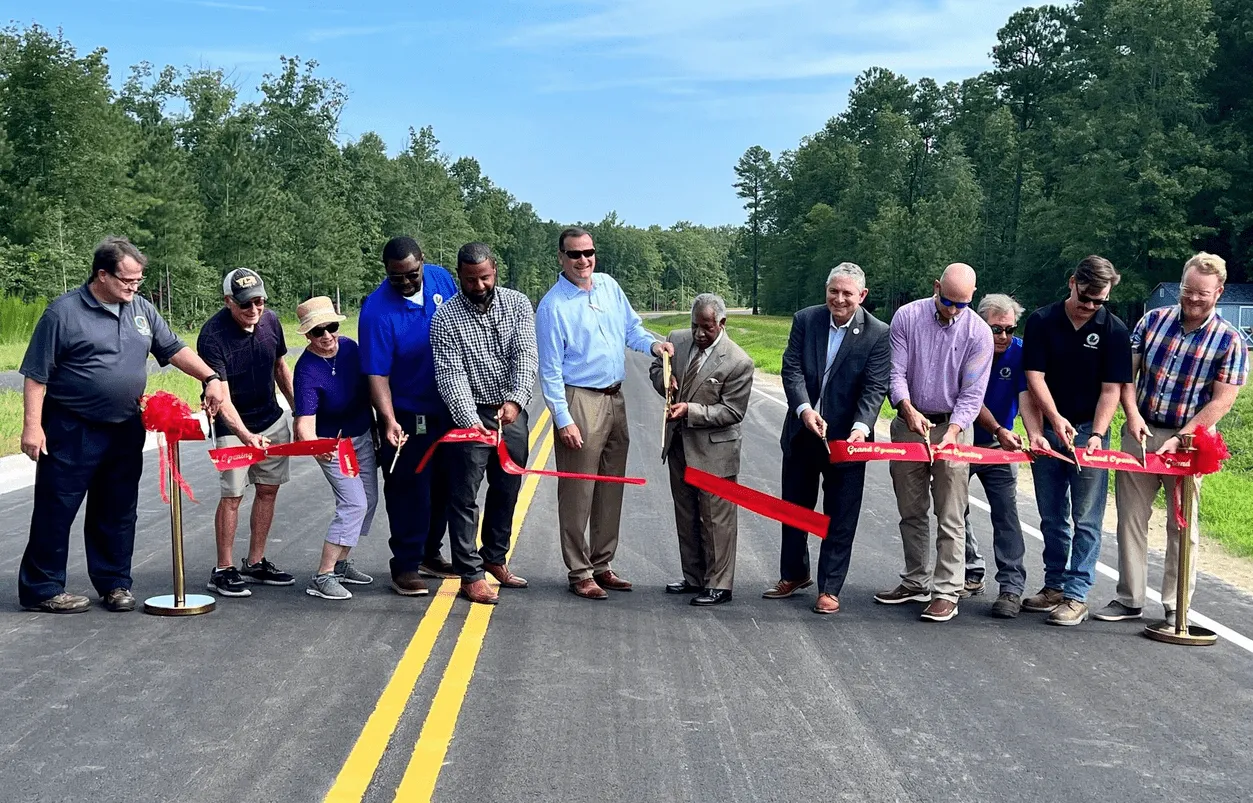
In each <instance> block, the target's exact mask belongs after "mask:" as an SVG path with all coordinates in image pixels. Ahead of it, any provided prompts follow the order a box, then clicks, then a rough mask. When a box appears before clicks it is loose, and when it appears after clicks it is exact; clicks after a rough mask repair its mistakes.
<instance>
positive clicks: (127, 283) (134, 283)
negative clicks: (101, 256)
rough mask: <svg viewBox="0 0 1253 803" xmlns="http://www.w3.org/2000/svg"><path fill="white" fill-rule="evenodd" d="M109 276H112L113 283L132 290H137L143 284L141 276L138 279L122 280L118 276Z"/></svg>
mask: <svg viewBox="0 0 1253 803" xmlns="http://www.w3.org/2000/svg"><path fill="white" fill-rule="evenodd" d="M110 275H111V276H113V279H114V281H116V282H117V283H118V284H120V285H122V286H123V287H129V288H130V289H132V290H138V289H139V286H140V285H141V284H143V283H144V277H143V276H140V277H139V278H138V279H123V278H122V277H121V276H118V275H117V274H110Z"/></svg>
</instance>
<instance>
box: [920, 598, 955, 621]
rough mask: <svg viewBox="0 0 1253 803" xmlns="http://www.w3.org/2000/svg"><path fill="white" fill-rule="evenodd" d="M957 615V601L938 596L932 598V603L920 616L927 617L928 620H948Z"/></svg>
mask: <svg viewBox="0 0 1253 803" xmlns="http://www.w3.org/2000/svg"><path fill="white" fill-rule="evenodd" d="M956 615H957V603H956V602H949V601H948V600H946V599H940V598H939V597H936V598H935V599H933V600H931V604H930V605H928V606H927V607H926V608H924V609H923V611H922V616H921V617H919V618H921V619H926V620H927V621H928V622H947V621H948V620H949V619H952V618H953V617H954V616H956Z"/></svg>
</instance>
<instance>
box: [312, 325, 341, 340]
mask: <svg viewBox="0 0 1253 803" xmlns="http://www.w3.org/2000/svg"><path fill="white" fill-rule="evenodd" d="M338 331H339V321H335V322H334V323H328V324H327V325H326V326H315V327H313V328H312V329H310V330H309V337H321V336H322V335H324V334H326V333H327V332H330V333H331V334H335V333H336V332H338Z"/></svg>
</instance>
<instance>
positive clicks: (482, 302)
mask: <svg viewBox="0 0 1253 803" xmlns="http://www.w3.org/2000/svg"><path fill="white" fill-rule="evenodd" d="M462 292H463V293H465V297H466V298H467V299H469V301H470V303H471V304H474V305H476V306H479V307H486V306H487V305H488V304H490V303H491V302H492V299H493V298H495V297H496V288H495V287H490V288H488V289H487V290H485V291H484V292H482V293H466V292H465V291H464V290H463V291H462Z"/></svg>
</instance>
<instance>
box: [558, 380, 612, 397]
mask: <svg viewBox="0 0 1253 803" xmlns="http://www.w3.org/2000/svg"><path fill="white" fill-rule="evenodd" d="M570 387H572V388H578V389H579V390H590V391H591V392H592V393H603V394H605V395H606V396H616V395H617V394H618V391H620V390H622V383H621V382H619V383H618V384H616V385H610V386H609V387H607V388H585V387H581V386H579V385H571V386H570Z"/></svg>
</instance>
